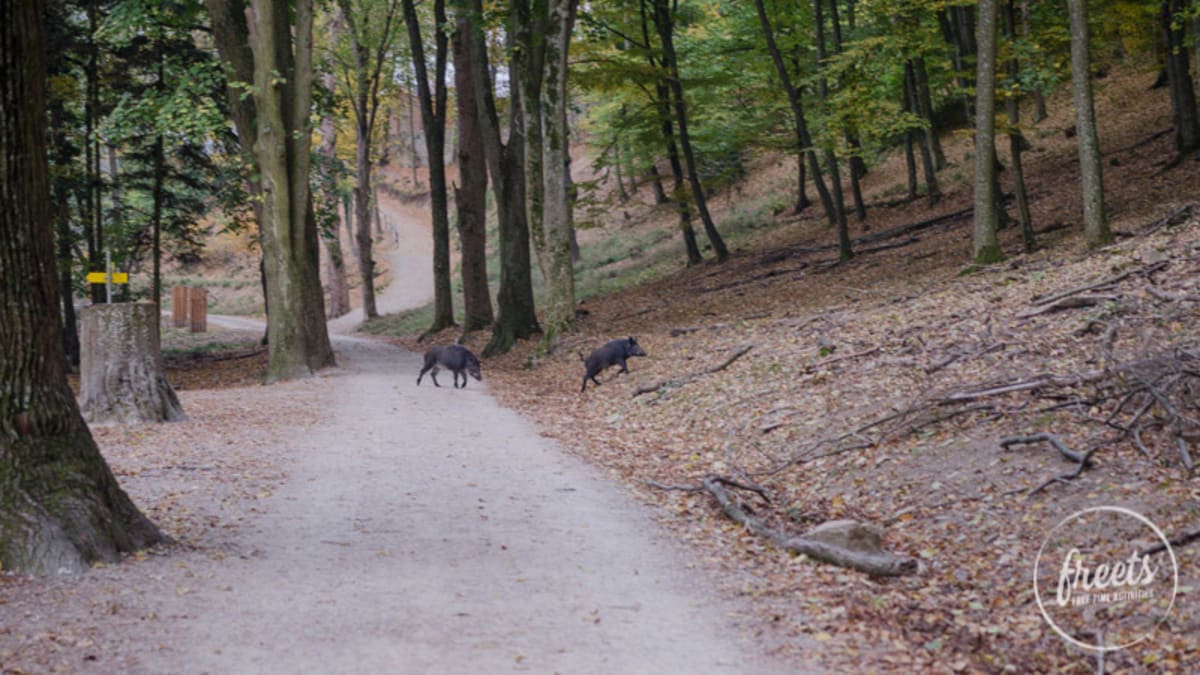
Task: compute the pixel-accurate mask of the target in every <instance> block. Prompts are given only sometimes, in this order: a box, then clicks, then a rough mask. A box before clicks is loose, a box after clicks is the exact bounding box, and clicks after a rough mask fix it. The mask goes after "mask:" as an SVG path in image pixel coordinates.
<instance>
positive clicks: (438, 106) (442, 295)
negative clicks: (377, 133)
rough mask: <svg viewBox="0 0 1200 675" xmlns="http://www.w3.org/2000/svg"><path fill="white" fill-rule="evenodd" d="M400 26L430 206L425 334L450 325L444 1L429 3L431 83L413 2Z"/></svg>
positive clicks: (406, 1)
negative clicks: (429, 311)
mask: <svg viewBox="0 0 1200 675" xmlns="http://www.w3.org/2000/svg"><path fill="white" fill-rule="evenodd" d="M403 7H404V23H405V24H406V25H407V26H408V44H409V49H410V50H411V52H412V64H413V73H414V75H415V76H416V84H417V99H418V100H419V101H420V106H421V124H422V127H423V128H424V130H425V148H426V150H427V151H428V155H429V202H430V207H431V210H432V213H431V215H432V220H433V323H432V324H431V325H430V326H429V328H428V330H427V331H426V332H427V333H435V332H437V331H439V330H442V329H443V328H447V327H449V326H453V325H454V297H453V295H452V293H451V290H450V213H449V205H448V203H447V192H446V160H445V152H446V59H447V46H448V44H449V42H448V41H449V32H448V31H449V26H448V25H447V21H446V0H434V2H433V82H432V83H431V82H430V78H429V69H428V67H427V66H426V61H425V46H424V42H423V38H422V37H421V19H420V17H419V16H418V15H417V8H416V4H415V3H414V2H413V0H403Z"/></svg>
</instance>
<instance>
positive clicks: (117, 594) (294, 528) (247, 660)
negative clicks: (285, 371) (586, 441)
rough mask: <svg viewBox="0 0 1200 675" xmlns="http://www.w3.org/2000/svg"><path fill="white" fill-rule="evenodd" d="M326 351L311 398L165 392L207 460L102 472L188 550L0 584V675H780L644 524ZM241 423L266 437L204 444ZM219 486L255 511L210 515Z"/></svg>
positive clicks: (379, 366)
mask: <svg viewBox="0 0 1200 675" xmlns="http://www.w3.org/2000/svg"><path fill="white" fill-rule="evenodd" d="M410 222H412V223H414V226H415V225H419V223H417V222H416V221H410ZM397 269H404V268H402V267H401V268H397ZM410 269H412V270H413V272H412V274H413V275H416V274H419V273H420V272H419V271H418V270H424V269H425V267H423V266H422V267H419V268H418V267H412V268H410ZM412 281H413V283H416V284H419V283H421V281H420V280H419V279H413V280H412ZM397 282H398V283H394V284H393V286H392V287H391V288H390V289H389V290H388V292H387V293H398V292H403V288H404V287H403V285H402V283H403V280H402V279H398V280H397ZM385 295H386V293H385ZM238 327H239V328H253V327H252V326H248V325H241V324H239V326H238ZM334 344H335V348H336V350H337V352H338V360H339V367H338V368H336V369H332V370H330V371H327V372H324V373H322V374H321V376H320V377H318V378H314V379H312V380H308V381H302V382H293V383H286V384H282V385H276V386H273V387H270V388H266V389H257V390H256V389H242V390H238V389H231V390H222V391H213V392H184V394H185V405H186V404H187V403H188V402H189V401H191V402H193V405H194V406H195V407H194V408H193V411H194V413H195V411H197V410H199V413H198V414H194V418H193V419H192V420H191V421H189V422H186V423H181V424H183V425H192V426H195V427H196V429H194V430H192V431H187V432H186V433H196V434H198V435H199V436H200V437H203V438H204V439H205V440H204V441H203V442H197V444H195V445H193V444H190V443H189V444H186V447H181V448H179V449H178V450H175V451H174V452H172V449H171V448H169V447H161V444H162V443H165V442H166V441H159V442H158V443H154V444H152V445H153V446H154V447H152V448H150V453H151V454H153V455H154V456H155V459H154V460H153V461H154V462H157V463H158V464H156V465H155V468H145V469H130V468H129V466H130V465H128V464H125V463H126V462H128V461H129V460H130V459H132V458H126V459H122V460H121V461H120V462H118V463H117V465H118V466H119V467H120V466H121V465H122V464H125V468H119V469H118V470H119V472H120V473H121V475H123V476H125V478H123V482H124V483H125V485H126V487H127V489H129V490H130V491H131V493H132V494H133V495H134V497H135V499H138V500H140V501H143V502H146V503H158V502H159V501H160V500H161V499H162V495H163V494H167V495H171V497H170V498H171V499H178V502H176V504H177V505H176V506H175V507H173V510H174V511H175V512H177V513H179V512H182V513H185V514H188V513H189V512H190V514H191V516H190V517H192V519H193V520H199V521H202V522H203V523H204V526H203V528H202V532H201V534H199V535H194V534H193V535H191V536H188V537H186V538H185V542H184V543H185V544H186V545H185V546H183V547H176V548H175V549H173V550H171V551H170V552H169V554H166V555H151V556H150V557H149V559H146V560H143V561H141V562H137V563H128V564H124V565H119V566H114V567H108V568H104V569H98V570H94V571H92V572H90V573H88V574H86V575H83V576H82V577H79V578H75V579H64V580H51V581H45V582H30V583H23V584H19V585H17V586H15V587H13V586H11V585H10V586H9V587H7V588H8V591H9V593H8V597H5V591H6V587H5V586H4V585H3V584H0V605H7V606H6V607H4V608H3V611H0V671H5V672H7V670H6V669H8V668H16V669H19V670H27V671H32V672H37V671H41V670H58V669H64V670H67V671H88V672H102V673H108V672H132V673H157V672H181V673H235V672H256V673H257V672H264V673H266V672H269V673H285V672H287V673H291V672H311V671H314V670H320V671H321V672H331V673H365V672H389V673H477V672H489V673H492V672H536V673H552V672H562V673H685V672H694V673H744V672H750V673H771V672H795V671H794V667H793V668H787V667H785V666H783V665H781V664H775V663H772V662H769V661H767V660H765V659H764V658H763V657H761V656H760V655H759V652H760V651H761V648H759V647H756V646H755V645H754V644H752V643H750V642H749V641H747V640H746V639H745V638H743V637H739V635H740V631H738V630H737V628H736V627H735V626H734V625H732V624H733V620H732V619H731V618H730V617H731V616H733V615H735V614H736V612H737V607H736V606H734V605H732V604H730V603H728V601H726V600H723V599H720V598H717V597H716V596H715V595H713V594H711V593H710V592H709V591H708V590H707V589H709V588H711V584H710V583H707V582H706V581H705V577H704V576H703V574H702V573H701V572H699V571H697V570H693V569H689V567H690V565H689V564H688V563H689V561H688V559H687V556H686V554H685V553H684V552H683V551H681V550H679V549H678V548H676V545H675V544H674V543H673V542H672V541H671V539H670V538H669V537H667V536H666V535H665V533H664V532H662V531H661V530H660V527H659V526H658V525H657V524H656V523H655V522H654V521H653V520H652V519H651V517H650V514H649V511H648V510H646V509H645V508H643V507H640V506H638V505H636V504H634V503H633V502H632V501H631V500H630V499H629V497H628V495H626V494H625V493H623V491H622V490H621V489H620V488H618V487H616V486H615V485H614V484H612V483H610V482H609V481H606V480H605V479H603V477H602V476H600V475H599V472H598V471H597V470H596V469H595V468H594V467H592V466H590V465H586V464H584V463H583V462H581V461H580V460H578V459H576V458H574V457H573V456H570V455H567V454H565V453H564V452H563V451H562V450H561V449H560V448H559V447H557V446H556V445H554V444H553V443H552V442H550V441H548V440H546V439H545V438H543V437H541V436H540V435H539V434H538V433H537V431H536V430H535V429H534V428H533V427H532V426H531V425H530V424H529V423H527V422H526V421H524V420H523V419H521V418H520V417H519V416H518V415H517V414H516V413H514V412H512V411H509V410H507V409H505V408H502V407H501V406H500V405H498V404H497V403H496V402H495V401H494V399H493V398H492V397H491V396H489V395H488V393H487V387H486V383H483V384H481V383H479V382H475V381H474V380H472V381H471V383H470V385H469V387H468V388H467V389H460V390H455V389H453V388H451V387H450V386H448V385H449V380H450V378H449V377H448V376H443V377H442V378H441V379H442V382H443V385H444V386H442V387H440V388H437V387H434V386H432V385H431V383H430V382H429V381H428V380H427V381H425V382H424V383H423V386H421V387H417V386H416V383H415V380H416V375H417V372H418V370H419V368H420V357H419V355H416V354H413V353H410V352H407V351H404V350H402V349H399V348H397V347H393V346H390V345H387V344H384V343H382V342H377V341H372V340H366V339H359V338H354V337H348V336H344V335H338V336H335V338H334ZM485 378H486V372H485ZM322 402H326V403H322ZM268 406H269V407H270V410H267V409H266V408H265V407H268ZM250 407H253V408H254V410H253V414H254V415H258V417H257V418H253V419H272V420H275V421H276V422H275V423H276V424H277V425H278V423H279V421H282V429H280V428H268V427H260V426H259V425H261V424H262V422H258V423H255V422H254V421H253V419H251V420H249V421H248V422H247V425H246V428H244V429H242V428H238V425H237V424H235V423H230V422H227V423H225V424H224V425H222V427H221V428H220V429H219V430H213V429H212V428H211V422H209V423H207V426H206V422H205V419H204V418H205V415H214V416H215V415H216V414H217V411H218V409H229V408H232V409H235V410H236V409H238V408H247V409H249V408H250ZM259 407H263V409H262V410H258V408H259ZM289 410H290V411H294V414H295V415H297V417H296V418H295V419H291V420H289V419H288V418H287V417H286V415H287V411H289ZM305 411H308V412H305ZM313 411H317V412H316V414H314V412H313ZM224 414H226V415H228V412H226V413H224ZM188 428H190V427H188ZM180 429H185V427H174V428H173V429H172V430H171V431H170V432H162V433H179V430H180ZM149 433H151V434H153V433H160V432H158V431H151V432H149ZM204 443H209V444H210V445H211V446H212V447H207V448H206V447H204ZM197 448H199V450H197ZM189 453H190V454H189ZM135 455H136V452H135ZM234 467H242V468H243V470H245V468H246V467H249V469H250V471H249V473H246V474H243V475H229V474H230V473H231V471H230V469H232V468H234ZM255 474H258V475H255ZM259 479H262V480H266V481H267V482H266V483H262V482H261V481H259V482H258V483H256V482H255V481H256V480H259ZM202 481H210V482H211V485H212V487H211V488H206V487H203V486H202V484H201V482H202ZM239 481H241V483H245V486H244V487H241V488H239V489H241V490H242V491H243V492H245V493H246V494H247V495H249V494H253V493H258V494H254V495H253V496H249V497H247V496H243V497H237V496H236V495H234V496H226V497H222V496H221V494H222V490H224V491H225V492H228V489H226V488H222V487H221V486H223V485H225V484H226V482H232V484H233V487H237V486H238V485H240V484H241V483H239ZM247 481H248V482H247ZM206 484H207V483H206ZM264 485H265V486H269V487H272V488H273V489H265V490H264V489H263V487H262V486H264ZM208 489H214V490H216V492H215V493H214V496H213V497H203V493H204V492H205V490H208ZM218 500H219V501H218ZM159 517H160V518H163V517H166V516H165V515H163V514H160V516H159Z"/></svg>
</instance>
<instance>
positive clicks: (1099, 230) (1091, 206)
mask: <svg viewBox="0 0 1200 675" xmlns="http://www.w3.org/2000/svg"><path fill="white" fill-rule="evenodd" d="M1067 11H1068V13H1069V14H1070V23H1071V91H1072V94H1073V99H1074V102H1075V127H1076V130H1077V132H1078V133H1077V138H1078V139H1079V172H1080V181H1081V182H1082V184H1083V238H1084V239H1085V240H1086V241H1087V244H1088V246H1090V247H1096V246H1102V245H1104V244H1107V243H1108V242H1109V241H1111V240H1112V232H1111V231H1110V230H1109V229H1108V216H1107V215H1106V214H1105V213H1104V176H1103V170H1102V168H1101V166H1100V140H1099V138H1098V137H1097V134H1096V109H1095V106H1094V105H1093V103H1092V63H1091V56H1090V54H1089V45H1088V41H1089V33H1088V17H1087V3H1086V0H1067Z"/></svg>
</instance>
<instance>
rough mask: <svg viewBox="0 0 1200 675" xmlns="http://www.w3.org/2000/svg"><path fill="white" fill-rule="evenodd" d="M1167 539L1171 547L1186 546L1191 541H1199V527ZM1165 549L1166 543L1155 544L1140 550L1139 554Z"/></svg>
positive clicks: (1149, 553) (1151, 553)
mask: <svg viewBox="0 0 1200 675" xmlns="http://www.w3.org/2000/svg"><path fill="white" fill-rule="evenodd" d="M1167 541H1168V542H1169V543H1170V544H1171V548H1178V547H1180V546H1187V545H1188V544H1190V543H1192V542H1193V541H1200V528H1198V529H1195V530H1192V531H1191V532H1184V533H1183V534H1179V535H1176V536H1174V537H1171V538H1170V539H1168V540H1167ZM1165 550H1167V545H1166V544H1155V545H1153V546H1150V547H1147V548H1144V549H1142V551H1141V553H1140V554H1139V555H1142V556H1147V555H1154V554H1155V553H1162V552H1163V551H1165Z"/></svg>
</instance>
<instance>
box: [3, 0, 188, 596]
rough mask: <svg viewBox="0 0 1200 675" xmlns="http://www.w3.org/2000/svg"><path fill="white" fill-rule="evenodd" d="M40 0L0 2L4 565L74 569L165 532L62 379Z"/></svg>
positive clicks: (21, 568)
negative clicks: (118, 473)
mask: <svg viewBox="0 0 1200 675" xmlns="http://www.w3.org/2000/svg"><path fill="white" fill-rule="evenodd" d="M42 11H43V10H42V3H41V2H38V1H37V0H34V1H32V2H13V3H4V4H3V5H0V157H4V161H5V163H6V167H5V170H3V171H0V192H3V194H5V195H7V197H6V198H5V199H2V200H0V297H4V298H5V302H4V303H2V304H0V344H3V345H4V349H3V350H0V382H3V383H4V388H5V395H3V396H0V567H2V568H3V569H4V570H6V571H8V570H11V571H18V572H25V573H31V574H55V573H70V572H80V571H83V570H84V569H86V568H87V566H88V564H90V563H92V562H97V561H106V562H115V561H117V560H119V559H120V554H121V553H123V552H129V551H133V550H136V549H140V548H144V547H146V546H150V545H153V544H155V543H158V542H160V541H162V540H163V539H164V537H163V535H162V534H161V533H160V532H159V531H158V529H157V528H156V527H155V526H154V524H153V523H151V522H150V521H149V520H147V519H146V517H145V516H143V515H142V514H141V512H139V511H138V509H137V507H136V506H134V505H133V502H132V501H130V499H129V497H128V495H126V494H125V492H124V491H122V490H121V488H120V487H119V486H118V485H117V481H116V479H115V478H114V477H113V474H112V472H111V471H110V470H109V468H108V465H107V464H106V463H105V461H104V457H103V456H102V455H101V454H100V450H99V448H97V446H96V443H95V441H94V440H93V439H92V435H91V433H90V432H89V431H88V428H87V425H86V424H85V423H84V421H83V417H82V416H81V415H80V414H79V408H78V405H77V404H76V402H75V396H74V394H73V393H72V392H71V389H70V387H69V386H68V385H67V378H66V363H65V360H64V358H63V352H62V326H61V322H60V315H59V311H58V305H57V297H58V292H57V290H56V279H55V265H54V243H53V230H52V229H51V218H50V193H49V172H48V169H47V164H46V135H45V121H46V120H45V117H46V114H45V106H44V101H43V87H44V86H45V81H46V74H45V68H44V65H43V58H44V56H43V45H42V33H41V17H42Z"/></svg>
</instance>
